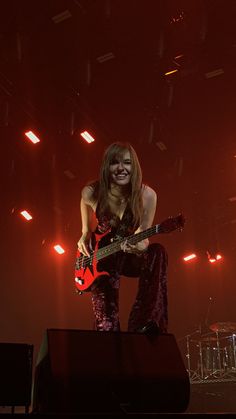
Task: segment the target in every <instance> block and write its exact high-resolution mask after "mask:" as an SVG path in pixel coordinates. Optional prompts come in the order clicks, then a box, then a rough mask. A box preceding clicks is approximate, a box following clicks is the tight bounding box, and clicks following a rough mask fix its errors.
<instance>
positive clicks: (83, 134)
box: [80, 131, 95, 144]
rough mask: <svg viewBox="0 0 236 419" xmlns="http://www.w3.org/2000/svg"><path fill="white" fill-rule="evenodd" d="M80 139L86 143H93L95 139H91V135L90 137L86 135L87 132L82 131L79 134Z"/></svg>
mask: <svg viewBox="0 0 236 419" xmlns="http://www.w3.org/2000/svg"><path fill="white" fill-rule="evenodd" d="M80 135H81V137H83V138H84V139H85V141H87V143H89V144H90V143H93V142H94V141H95V139H94V138H93V137H92V135H90V134H89V133H88V131H83V132H81V133H80Z"/></svg>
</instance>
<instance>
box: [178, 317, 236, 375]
mask: <svg viewBox="0 0 236 419" xmlns="http://www.w3.org/2000/svg"><path fill="white" fill-rule="evenodd" d="M209 329H210V332H209V333H205V334H202V333H200V331H199V330H196V331H195V332H193V333H191V334H190V335H187V336H185V338H186V348H187V350H186V358H187V371H188V374H189V377H190V381H192V382H194V381H206V380H221V381H222V380H231V379H236V323H233V322H217V323H213V324H212V325H210V327H209Z"/></svg>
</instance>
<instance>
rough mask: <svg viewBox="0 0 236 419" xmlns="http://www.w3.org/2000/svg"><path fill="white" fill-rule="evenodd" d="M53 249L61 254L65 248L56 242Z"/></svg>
mask: <svg viewBox="0 0 236 419" xmlns="http://www.w3.org/2000/svg"><path fill="white" fill-rule="evenodd" d="M54 249H55V251H56V252H57V253H58V254H59V255H62V254H63V253H65V250H64V249H63V247H61V246H60V244H56V245H55V246H54Z"/></svg>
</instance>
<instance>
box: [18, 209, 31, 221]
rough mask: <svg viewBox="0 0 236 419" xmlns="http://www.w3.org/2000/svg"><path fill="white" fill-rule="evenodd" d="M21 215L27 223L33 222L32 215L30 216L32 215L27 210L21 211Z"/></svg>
mask: <svg viewBox="0 0 236 419" xmlns="http://www.w3.org/2000/svg"><path fill="white" fill-rule="evenodd" d="M21 215H22V217H24V218H25V219H26V220H27V221H30V220H32V218H33V217H32V215H30V213H29V212H28V211H26V210H24V211H21Z"/></svg>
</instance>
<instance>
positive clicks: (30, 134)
mask: <svg viewBox="0 0 236 419" xmlns="http://www.w3.org/2000/svg"><path fill="white" fill-rule="evenodd" d="M25 136H26V137H27V138H29V140H30V141H31V142H32V143H34V144H36V143H39V142H40V139H39V138H38V137H37V135H35V134H34V133H33V131H27V132H25Z"/></svg>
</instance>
